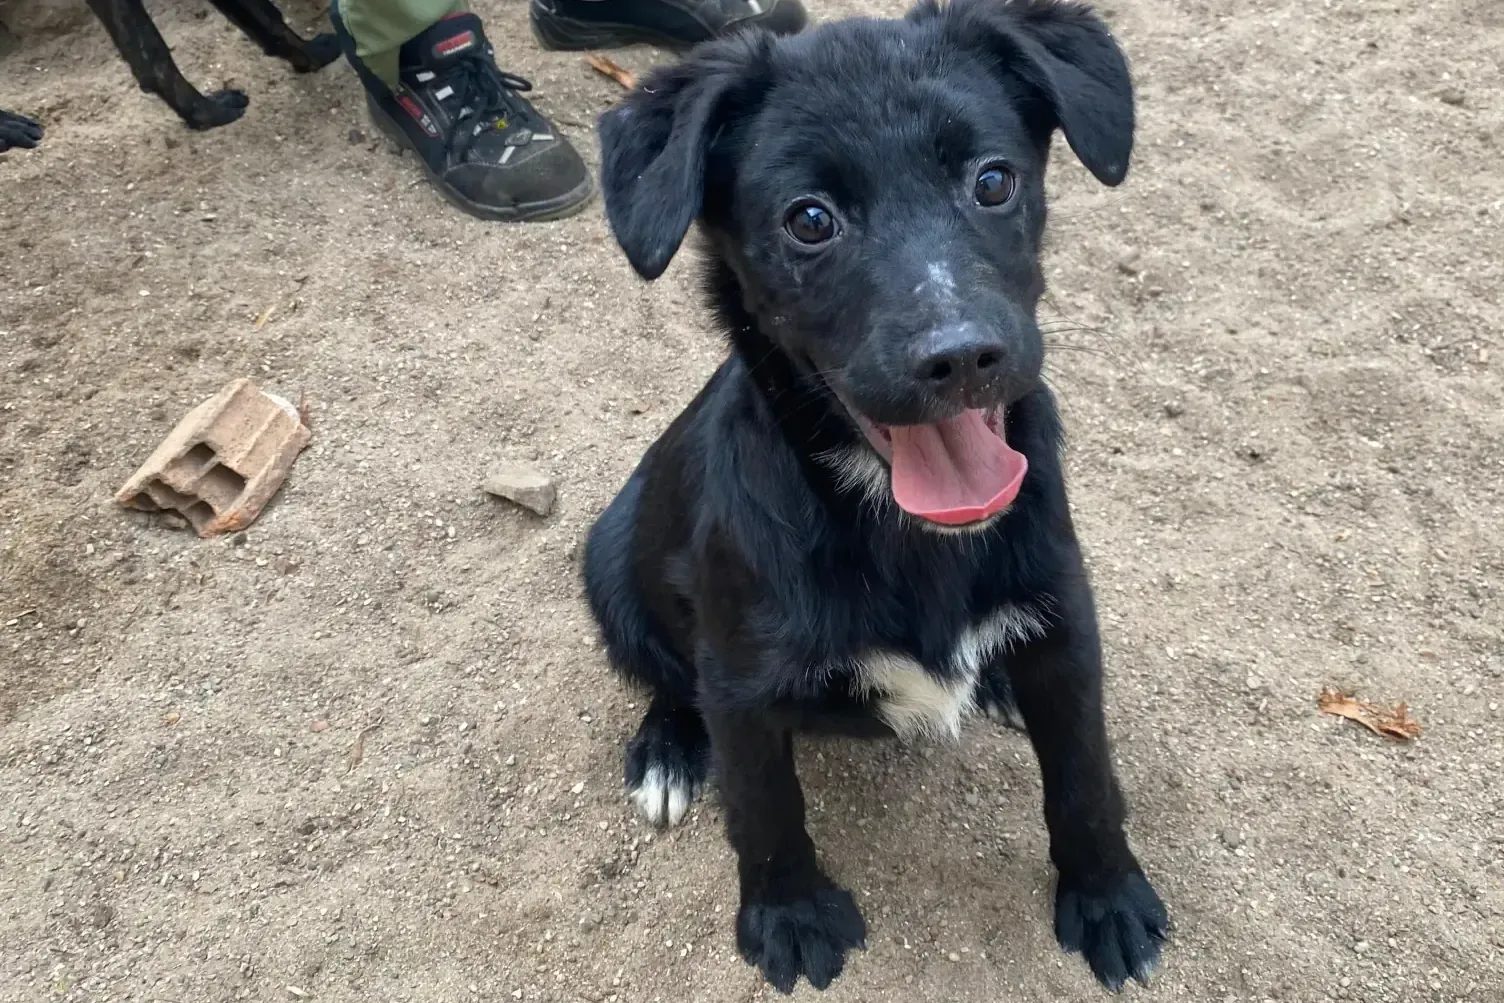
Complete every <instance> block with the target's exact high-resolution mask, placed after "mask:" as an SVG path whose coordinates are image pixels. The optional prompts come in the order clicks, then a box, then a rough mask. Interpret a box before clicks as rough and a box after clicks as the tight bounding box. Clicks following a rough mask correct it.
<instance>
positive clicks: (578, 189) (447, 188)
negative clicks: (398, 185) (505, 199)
mask: <svg viewBox="0 0 1504 1003" xmlns="http://www.w3.org/2000/svg"><path fill="white" fill-rule="evenodd" d="M366 110H367V111H368V112H369V113H370V115H371V121H372V122H374V123H376V128H378V129H380V130H381V132H382V134H383V135H385V136H386V138H387V139H389V140H391V141H392V142H394V143H396V144H397V145H398V146H400V147H401V148H402V149H404V150H412V152H413V153H414V154H417V152H418V151H417V149H416V148H415V147H414V146H413V144H412V141H411V140H409V139H408V138H407V133H406V132H404V131H403V129H402V126H400V125H398V124H397V123H396V122H394V121H392V117H391V116H390V115H388V114H387V113H386V112H385V111H383V110H382V109H381V107H380V106H379V105H377V104H376V102H375V101H372V100H371V99H370V97H369V96H368V97H367V98H366ZM417 160H418V166H419V167H422V168H423V173H424V174H426V175H427V176H428V181H429V183H430V184H432V185H433V187H434V189H435V190H436V191H438V193H439V194H440V195H442V196H444V198H445V200H446V201H448V202H449V203H450V204H451V205H453V206H454V207H455V208H456V209H459V210H460V211H461V212H464V213H466V214H468V215H470V216H474V217H475V218H476V219H487V220H493V221H495V222H499V223H547V222H549V221H551V220H556V219H565V218H567V217H569V216H573V215H574V214H575V213H577V212H579V211H581V210H582V209H584V208H585V206H586V205H588V204H589V203H590V197H591V195H592V194H594V188H595V186H594V185H593V184H591V181H590V175H589V174H588V173H587V174H586V175H585V179H584V180H583V181H581V182H580V183H579V184H578V185H576V186H575V187H574V188H572V189H571V190H569V191H567V192H565V193H564V194H563V195H555V196H554V197H553V198H551V199H543V200H541V201H538V202H521V203H518V204H517V205H511V206H505V207H501V206H491V205H482V204H481V203H479V202H474V201H472V200H470V199H467V198H466V197H465V196H464V195H461V194H460V193H459V191H458V190H457V189H456V188H455V187H454V186H453V185H451V184H449V183H448V182H447V181H445V180H444V179H443V178H442V177H440V176H439V175H438V174H436V173H434V171H433V169H432V168H430V167H429V166H428V161H426V160H424V159H423V157H422V156H421V155H419V156H418V158H417Z"/></svg>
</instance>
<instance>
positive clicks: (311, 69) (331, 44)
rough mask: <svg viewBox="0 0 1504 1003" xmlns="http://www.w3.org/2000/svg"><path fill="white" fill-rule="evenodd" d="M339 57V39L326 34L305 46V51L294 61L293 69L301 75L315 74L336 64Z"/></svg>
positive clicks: (311, 40)
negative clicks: (331, 64)
mask: <svg viewBox="0 0 1504 1003" xmlns="http://www.w3.org/2000/svg"><path fill="white" fill-rule="evenodd" d="M339 55H340V47H339V38H337V37H336V36H335V35H334V34H333V33H332V32H325V33H324V34H322V35H318V36H316V37H314V38H310V39H309V40H308V41H307V42H305V43H304V44H303V51H302V52H301V53H299V54H298V57H297V58H294V59H293V60H292V68H293V69H294V70H296V71H297V72H299V73H315V72H317V71H319V70H322V69H323V68H324V67H326V66H328V65H329V64H330V63H332V62H334V61H335V60H336V59H338V58H339Z"/></svg>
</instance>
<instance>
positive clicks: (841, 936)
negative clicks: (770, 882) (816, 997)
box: [736, 883, 867, 993]
mask: <svg viewBox="0 0 1504 1003" xmlns="http://www.w3.org/2000/svg"><path fill="white" fill-rule="evenodd" d="M866 946H867V922H866V920H864V919H862V914H861V911H860V910H858V909H857V907H856V903H855V902H854V901H853V900H852V898H851V893H850V892H848V891H846V890H845V889H844V888H837V887H836V886H835V885H832V884H828V883H827V884H825V885H824V886H823V887H820V888H817V889H816V890H815V891H814V892H813V893H812V894H811V895H810V896H809V897H807V898H797V899H794V900H792V901H788V902H768V901H760V900H756V899H754V900H752V901H744V902H743V903H742V907H741V911H740V912H738V913H737V916H736V947H737V950H739V951H741V953H742V957H743V958H745V959H746V960H747V964H749V965H756V966H757V967H758V968H760V969H761V970H762V974H763V976H764V977H765V978H767V980H768V981H769V982H771V983H772V984H773V987H774V988H775V989H777V990H778V991H779V992H781V993H792V992H793V991H794V983H796V982H798V981H799V975H800V973H801V972H802V973H803V974H804V977H805V978H807V979H809V984H810V985H812V986H814V987H815V988H816V989H826V988H828V987H829V986H830V984H831V982H833V981H834V980H835V978H836V976H838V975H840V974H841V969H843V968H845V967H846V952H847V951H849V950H851V949H853V948H858V947H860V948H864V949H865V948H866Z"/></svg>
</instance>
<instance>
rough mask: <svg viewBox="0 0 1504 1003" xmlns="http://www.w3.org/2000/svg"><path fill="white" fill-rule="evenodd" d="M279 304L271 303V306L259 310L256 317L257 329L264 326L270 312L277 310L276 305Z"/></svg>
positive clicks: (270, 316) (269, 317)
mask: <svg viewBox="0 0 1504 1003" xmlns="http://www.w3.org/2000/svg"><path fill="white" fill-rule="evenodd" d="M280 305H281V304H278V303H273V304H272V305H271V306H269V307H267V308H266V309H265V310H263V311H261V313H260V315H258V316H257V317H256V330H258V331H259V330H261V329H262V328H263V327H265V326H266V322H267V321H269V320H271V319H272V314H274V313H276V312H277V307H278V306H280Z"/></svg>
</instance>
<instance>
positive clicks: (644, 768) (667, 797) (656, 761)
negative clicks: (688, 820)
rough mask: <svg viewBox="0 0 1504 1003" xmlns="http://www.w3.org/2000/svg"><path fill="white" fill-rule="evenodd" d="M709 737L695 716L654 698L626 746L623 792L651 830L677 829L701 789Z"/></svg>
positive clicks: (666, 700)
mask: <svg viewBox="0 0 1504 1003" xmlns="http://www.w3.org/2000/svg"><path fill="white" fill-rule="evenodd" d="M709 761H710V736H709V735H707V734H706V733H705V722H704V720H703V719H702V718H701V717H700V712H699V711H697V710H695V709H694V708H693V707H687V706H684V705H683V704H681V703H679V702H678V701H676V700H674V699H672V698H670V697H668V696H665V695H664V694H662V693H658V694H656V695H654V697H653V702H652V703H651V704H649V705H648V712H647V713H646V714H644V715H643V718H642V724H641V725H639V726H638V728H637V734H636V736H634V737H633V739H632V741H630V742H628V743H627V793H628V794H629V795H630V796H631V798H632V800H633V802H635V803H636V805H637V807H638V808H639V809H640V810H641V811H642V814H643V815H644V816H645V817H646V818H647V820H648V821H649V822H651V823H653V824H654V825H678V824H679V822H680V821H681V820H682V819H683V818H684V813H685V812H686V811H688V810H689V805H690V802H691V801H693V800H694V799H695V798H696V797H698V796H699V794H700V789H701V788H702V787H704V785H705V773H706V771H707V769H708V767H709V765H710V762H709Z"/></svg>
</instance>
